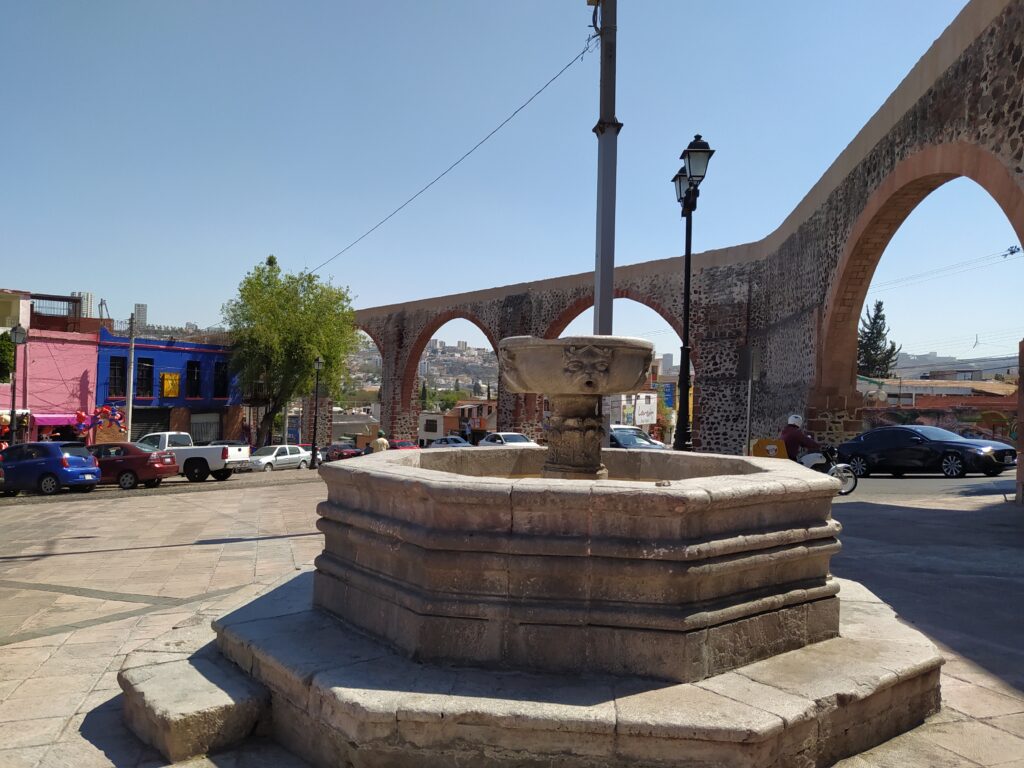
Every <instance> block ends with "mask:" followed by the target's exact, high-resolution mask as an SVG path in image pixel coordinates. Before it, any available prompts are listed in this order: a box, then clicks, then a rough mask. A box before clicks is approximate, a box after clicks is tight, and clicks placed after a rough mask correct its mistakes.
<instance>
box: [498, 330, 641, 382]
mask: <svg viewBox="0 0 1024 768" xmlns="http://www.w3.org/2000/svg"><path fill="white" fill-rule="evenodd" d="M498 348H499V351H500V355H501V368H502V375H503V376H504V377H505V383H506V384H507V385H508V387H509V389H510V391H512V392H537V393H543V394H546V395H548V396H549V397H550V396H552V395H554V396H559V395H595V396H600V395H618V394H625V393H627V392H635V391H636V390H637V389H639V388H640V387H641V386H642V385H643V383H644V382H645V381H646V379H647V372H648V371H649V370H650V367H651V361H652V360H653V359H654V344H652V343H651V342H649V341H645V340H644V339H636V338H631V337H629V336H569V337H566V338H564V339H539V338H536V337H534V336H510V337H508V338H506V339H502V340H501V342H500V343H499V344H498Z"/></svg>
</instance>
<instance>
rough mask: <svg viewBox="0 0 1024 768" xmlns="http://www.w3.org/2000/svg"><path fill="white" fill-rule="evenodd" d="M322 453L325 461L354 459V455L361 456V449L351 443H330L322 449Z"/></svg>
mask: <svg viewBox="0 0 1024 768" xmlns="http://www.w3.org/2000/svg"><path fill="white" fill-rule="evenodd" d="M323 455H324V456H326V457H327V461H340V460H341V459H354V458H355V457H356V456H362V455H363V451H362V449H360V448H356V447H355V446H354V445H352V444H351V443H331V445H328V446H327V447H326V448H324V449H323Z"/></svg>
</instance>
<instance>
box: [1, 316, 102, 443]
mask: <svg viewBox="0 0 1024 768" xmlns="http://www.w3.org/2000/svg"><path fill="white" fill-rule="evenodd" d="M97 349H98V338H97V334H95V333H73V332H66V331H51V330H43V329H38V328H30V329H29V333H28V343H26V344H23V345H21V347H20V348H19V349H18V350H17V351H18V353H19V354H18V361H17V374H16V376H17V388H16V398H17V403H16V408H17V410H18V411H19V413H20V412H22V411H27V412H28V432H27V434H25V433H24V432H23V433H22V435H23V436H24V437H23V439H28V440H37V439H38V438H39V436H40V434H51V433H52V434H53V436H54V437H55V438H56V437H60V438H63V439H74V437H75V433H74V429H73V425H74V424H75V421H76V420H75V412H76V411H86V412H87V413H90V414H91V413H92V411H93V408H94V407H95V405H96V356H97ZM10 409H11V385H10V384H0V410H3V411H4V412H5V413H8V414H9V413H10Z"/></svg>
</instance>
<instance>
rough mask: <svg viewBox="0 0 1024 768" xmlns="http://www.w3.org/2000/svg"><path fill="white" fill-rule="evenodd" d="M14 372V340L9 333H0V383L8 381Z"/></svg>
mask: <svg viewBox="0 0 1024 768" xmlns="http://www.w3.org/2000/svg"><path fill="white" fill-rule="evenodd" d="M13 370H14V340H13V339H12V338H11V334H10V332H9V331H4V332H3V333H0V381H10V380H11V372H12V371H13Z"/></svg>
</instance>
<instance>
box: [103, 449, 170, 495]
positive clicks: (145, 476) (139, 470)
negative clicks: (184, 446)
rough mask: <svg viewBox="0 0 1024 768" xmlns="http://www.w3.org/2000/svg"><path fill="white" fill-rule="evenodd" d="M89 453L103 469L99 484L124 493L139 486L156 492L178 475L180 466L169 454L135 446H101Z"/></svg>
mask: <svg viewBox="0 0 1024 768" xmlns="http://www.w3.org/2000/svg"><path fill="white" fill-rule="evenodd" d="M89 453H91V454H92V455H93V456H95V457H96V461H97V462H98V463H99V465H100V484H101V485H107V484H113V485H117V486H118V487H119V488H121V489H122V490H125V491H130V490H132V489H133V488H135V487H136V486H137V485H138V484H139V483H140V482H141V483H143V484H144V485H145V486H146V487H147V488H156V487H157V486H158V485H160V483H161V482H162V481H163V479H164V478H165V477H174V476H175V475H177V474H178V462H177V461H176V460H175V458H174V454H173V453H171V452H170V451H148V450H146V449H145V448H140V447H139V446H137V445H136V444H135V443H100V444H98V445H91V446H89Z"/></svg>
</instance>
